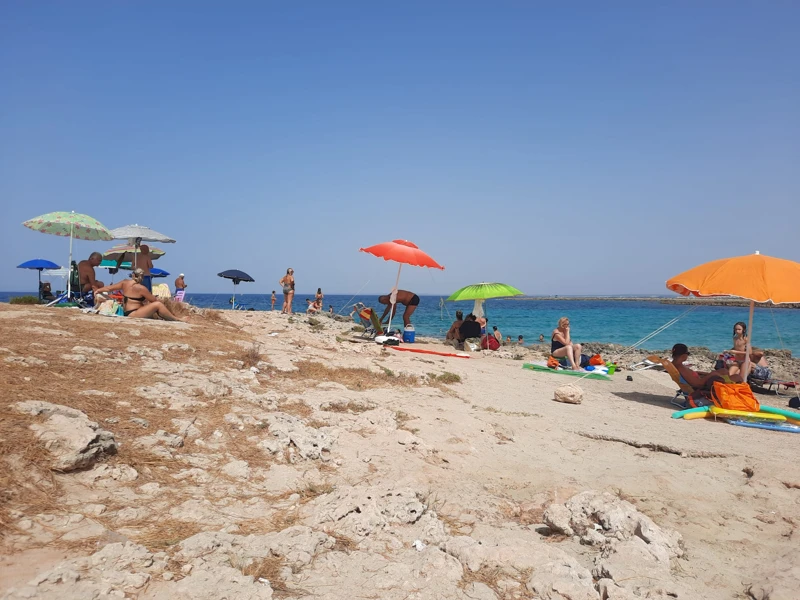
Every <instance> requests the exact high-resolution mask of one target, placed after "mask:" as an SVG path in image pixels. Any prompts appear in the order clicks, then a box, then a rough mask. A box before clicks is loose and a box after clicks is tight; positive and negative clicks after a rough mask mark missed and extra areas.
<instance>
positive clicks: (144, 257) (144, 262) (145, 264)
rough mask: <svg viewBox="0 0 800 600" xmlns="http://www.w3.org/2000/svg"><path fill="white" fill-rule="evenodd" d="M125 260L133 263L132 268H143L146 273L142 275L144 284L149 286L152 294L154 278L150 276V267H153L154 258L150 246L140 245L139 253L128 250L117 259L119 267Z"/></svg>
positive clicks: (148, 289)
mask: <svg viewBox="0 0 800 600" xmlns="http://www.w3.org/2000/svg"><path fill="white" fill-rule="evenodd" d="M124 262H129V263H131V268H133V269H134V270H135V269H141V270H142V273H144V275H143V277H142V285H143V286H145V287H146V288H147V291H149V292H150V293H151V294H152V293H153V279H152V277H150V269H152V268H153V258H152V257H151V256H150V246H148V245H146V244H142V245H141V246H139V253H138V254H136V253H134V252H126V253H125V254H123V255H122V256H120V257H119V258H118V259H117V268H119V267H120V265H121V264H122V263H124Z"/></svg>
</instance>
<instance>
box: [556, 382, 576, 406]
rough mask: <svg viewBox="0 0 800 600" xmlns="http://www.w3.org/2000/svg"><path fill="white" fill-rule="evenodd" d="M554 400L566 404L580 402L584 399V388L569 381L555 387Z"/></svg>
mask: <svg viewBox="0 0 800 600" xmlns="http://www.w3.org/2000/svg"><path fill="white" fill-rule="evenodd" d="M553 400H555V401H556V402H563V403H564V404H580V403H581V402H582V401H583V390H582V389H581V388H580V387H578V386H577V385H575V384H574V383H568V384H566V385H562V386H559V387H557V388H556V389H555V391H554V392H553Z"/></svg>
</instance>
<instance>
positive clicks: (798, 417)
mask: <svg viewBox="0 0 800 600" xmlns="http://www.w3.org/2000/svg"><path fill="white" fill-rule="evenodd" d="M761 412H765V413H770V414H773V415H783V416H784V417H786V420H787V421H788V422H789V423H791V424H792V425H800V413H799V412H796V411H793V410H786V409H785V408H775V407H772V406H762V407H761Z"/></svg>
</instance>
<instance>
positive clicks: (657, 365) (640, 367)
mask: <svg viewBox="0 0 800 600" xmlns="http://www.w3.org/2000/svg"><path fill="white" fill-rule="evenodd" d="M663 368H664V365H662V364H661V362H660V361H659V362H655V361H652V360H650V359H649V358H645V359H644V360H643V361H641V362H638V363H636V364H633V365H631V366H630V367H628V370H629V371H646V370H647V369H663Z"/></svg>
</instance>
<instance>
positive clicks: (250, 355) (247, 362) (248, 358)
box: [235, 342, 264, 369]
mask: <svg viewBox="0 0 800 600" xmlns="http://www.w3.org/2000/svg"><path fill="white" fill-rule="evenodd" d="M235 358H236V359H238V360H240V361H242V363H244V365H243V367H242V368H244V369H249V368H250V367H255V366H256V365H257V364H258V363H260V362H261V361H262V360H264V358H263V357H262V356H261V346H260V345H259V344H257V343H256V342H253V344H252V345H251V346H250V347H248V348H243V349H242V350H240V351H239V353H238V354H237V355H236V357H235Z"/></svg>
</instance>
